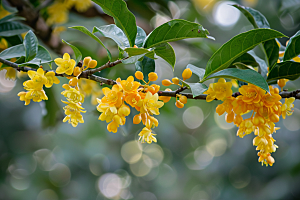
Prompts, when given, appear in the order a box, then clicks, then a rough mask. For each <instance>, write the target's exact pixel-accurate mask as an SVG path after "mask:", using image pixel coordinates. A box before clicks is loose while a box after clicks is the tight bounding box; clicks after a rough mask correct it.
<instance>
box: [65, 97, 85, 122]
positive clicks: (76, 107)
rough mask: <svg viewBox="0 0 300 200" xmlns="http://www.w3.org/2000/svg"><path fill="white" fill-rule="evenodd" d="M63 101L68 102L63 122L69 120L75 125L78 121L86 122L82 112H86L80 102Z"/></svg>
mask: <svg viewBox="0 0 300 200" xmlns="http://www.w3.org/2000/svg"><path fill="white" fill-rule="evenodd" d="M62 102H63V103H65V104H67V105H66V106H65V107H64V110H65V114H66V115H67V116H66V117H65V118H64V119H63V122H66V121H68V122H69V123H70V124H72V126H73V127H76V126H77V125H78V123H84V120H83V117H82V115H81V113H85V112H86V111H84V110H83V109H84V108H82V107H81V104H80V103H73V102H66V101H62Z"/></svg>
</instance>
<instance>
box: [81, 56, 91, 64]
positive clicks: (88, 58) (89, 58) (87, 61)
mask: <svg viewBox="0 0 300 200" xmlns="http://www.w3.org/2000/svg"><path fill="white" fill-rule="evenodd" d="M91 60H92V58H91V57H89V56H88V57H85V58H84V59H83V66H88V64H89V62H90V61H91Z"/></svg>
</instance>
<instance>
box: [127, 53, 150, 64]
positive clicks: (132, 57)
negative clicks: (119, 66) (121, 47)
mask: <svg viewBox="0 0 300 200" xmlns="http://www.w3.org/2000/svg"><path fill="white" fill-rule="evenodd" d="M144 56H145V53H144V54H141V55H137V56H131V57H130V58H127V59H124V60H122V63H123V64H125V65H126V64H133V63H136V62H137V61H138V60H140V59H141V58H143V57H144Z"/></svg>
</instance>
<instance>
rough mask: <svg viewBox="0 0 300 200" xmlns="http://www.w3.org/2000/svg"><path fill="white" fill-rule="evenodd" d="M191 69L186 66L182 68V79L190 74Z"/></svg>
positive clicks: (189, 76) (187, 77)
mask: <svg viewBox="0 0 300 200" xmlns="http://www.w3.org/2000/svg"><path fill="white" fill-rule="evenodd" d="M192 73H193V72H192V70H191V69H190V68H186V69H185V70H183V72H182V78H183V80H186V79H189V78H191V76H192Z"/></svg>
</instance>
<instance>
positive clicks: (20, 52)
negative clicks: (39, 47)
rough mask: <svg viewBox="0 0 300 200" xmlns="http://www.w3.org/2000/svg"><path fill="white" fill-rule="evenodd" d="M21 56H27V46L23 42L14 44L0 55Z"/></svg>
mask: <svg viewBox="0 0 300 200" xmlns="http://www.w3.org/2000/svg"><path fill="white" fill-rule="evenodd" d="M21 56H25V47H24V45H23V44H19V45H16V46H12V47H10V48H8V49H5V50H3V51H2V52H1V53H0V57H1V58H3V59H10V58H18V57H21Z"/></svg>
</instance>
